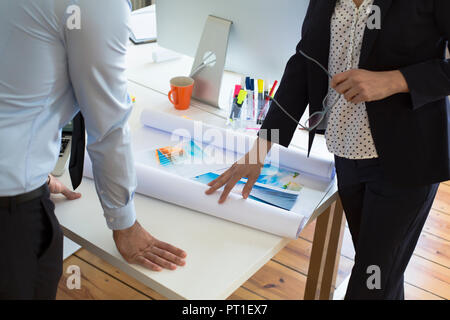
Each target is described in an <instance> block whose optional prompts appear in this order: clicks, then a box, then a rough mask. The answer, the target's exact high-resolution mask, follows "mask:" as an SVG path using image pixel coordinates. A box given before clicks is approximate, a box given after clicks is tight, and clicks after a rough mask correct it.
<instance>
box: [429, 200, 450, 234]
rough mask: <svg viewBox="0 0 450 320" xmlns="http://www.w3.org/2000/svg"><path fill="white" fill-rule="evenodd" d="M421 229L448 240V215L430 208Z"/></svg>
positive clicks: (449, 231)
mask: <svg viewBox="0 0 450 320" xmlns="http://www.w3.org/2000/svg"><path fill="white" fill-rule="evenodd" d="M449 200H450V199H449ZM423 230H424V231H426V232H428V233H431V234H433V235H435V236H437V237H440V238H442V239H445V240H447V241H450V215H448V214H445V213H442V212H440V211H438V210H434V209H433V210H431V212H430V215H429V216H428V219H427V222H426V223H425V227H424V229H423Z"/></svg>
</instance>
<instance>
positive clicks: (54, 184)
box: [48, 175, 81, 200]
mask: <svg viewBox="0 0 450 320" xmlns="http://www.w3.org/2000/svg"><path fill="white" fill-rule="evenodd" d="M48 179H49V180H48V188H49V190H50V193H52V194H60V193H61V194H63V195H64V196H65V197H66V198H67V199H68V200H76V199H80V198H81V193H78V192H73V191H72V190H70V189H69V188H67V187H66V186H65V185H64V184H63V183H62V182H61V181H59V180H58V179H56V178H55V177H54V176H52V175H49V176H48Z"/></svg>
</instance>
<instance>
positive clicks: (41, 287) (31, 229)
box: [0, 193, 63, 299]
mask: <svg viewBox="0 0 450 320" xmlns="http://www.w3.org/2000/svg"><path fill="white" fill-rule="evenodd" d="M54 209H55V206H54V204H53V202H52V201H51V200H50V196H49V194H48V193H47V194H46V195H44V196H42V197H41V198H37V199H35V200H31V201H28V202H25V203H22V204H17V205H15V204H14V203H12V204H11V207H10V208H0V299H55V297H56V290H57V287H58V282H59V279H60V277H61V274H62V253H63V234H62V231H61V229H60V226H59V223H58V221H57V219H56V217H55V214H54Z"/></svg>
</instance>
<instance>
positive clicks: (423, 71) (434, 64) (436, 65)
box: [400, 0, 450, 109]
mask: <svg viewBox="0 0 450 320" xmlns="http://www.w3.org/2000/svg"><path fill="white" fill-rule="evenodd" d="M449 13H450V1H448V0H436V1H435V18H436V24H437V26H438V28H439V30H440V31H441V33H442V36H443V37H444V39H445V40H446V41H447V47H449V48H450V46H449V45H448V41H449V39H450V18H449V17H448V14H449ZM400 72H401V73H402V74H403V76H404V77H405V79H406V82H407V83H408V86H409V89H410V94H411V99H412V102H413V109H418V108H420V107H422V106H424V105H426V104H428V103H431V102H434V101H437V100H440V99H443V98H445V97H446V96H448V95H450V60H448V59H447V60H446V59H434V60H429V61H425V62H422V63H419V64H416V65H412V66H407V67H404V68H401V69H400Z"/></svg>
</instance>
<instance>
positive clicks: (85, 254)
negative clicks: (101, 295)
mask: <svg viewBox="0 0 450 320" xmlns="http://www.w3.org/2000/svg"><path fill="white" fill-rule="evenodd" d="M75 256H77V257H79V258H81V259H83V260H85V261H89V263H90V264H92V265H94V266H95V267H97V268H98V269H101V270H103V271H104V272H105V273H107V274H109V275H111V276H112V277H114V278H116V279H118V280H119V281H121V282H123V283H126V284H128V285H129V286H131V287H133V288H135V289H136V290H137V291H139V292H142V293H143V294H145V295H146V296H149V297H151V298H152V299H155V300H166V297H164V296H163V295H161V294H159V293H158V292H156V291H154V290H153V289H150V288H149V287H147V286H146V285H144V284H142V283H141V282H139V281H137V280H136V279H134V278H133V277H131V276H129V275H127V274H126V273H124V272H122V271H120V270H119V269H117V268H115V267H113V266H112V265H110V264H109V263H107V262H106V261H105V260H103V259H101V258H99V257H97V256H96V255H94V254H92V253H91V252H89V251H88V250H86V249H81V250H79V251H78V252H77V253H76V254H75Z"/></svg>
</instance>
